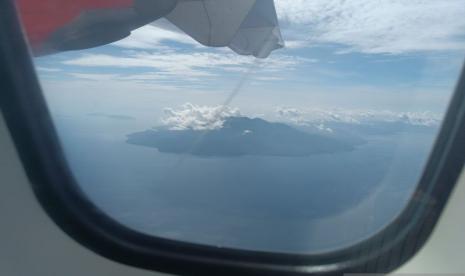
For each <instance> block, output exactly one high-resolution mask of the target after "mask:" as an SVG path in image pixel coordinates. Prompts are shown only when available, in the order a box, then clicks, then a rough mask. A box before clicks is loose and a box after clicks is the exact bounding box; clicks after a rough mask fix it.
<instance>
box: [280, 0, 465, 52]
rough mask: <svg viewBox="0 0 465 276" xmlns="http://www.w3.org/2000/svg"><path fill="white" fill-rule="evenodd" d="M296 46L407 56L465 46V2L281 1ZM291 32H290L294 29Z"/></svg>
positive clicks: (421, 0)
mask: <svg viewBox="0 0 465 276" xmlns="http://www.w3.org/2000/svg"><path fill="white" fill-rule="evenodd" d="M275 3H276V8H277V12H278V14H279V17H280V20H281V23H282V25H283V26H285V28H286V29H288V30H290V33H291V37H292V39H293V42H292V43H291V45H295V46H309V45H312V44H315V43H334V44H339V45H342V46H344V47H345V48H346V51H356V52H363V53H390V54H401V53H406V52H416V51H431V50H458V49H460V50H462V49H465V17H464V16H463V15H464V14H465V2H464V1H463V0H448V1H434V0H408V1H405V0H378V1H372V0H351V1H343V0H315V1H308V0H275ZM288 34H289V32H288Z"/></svg>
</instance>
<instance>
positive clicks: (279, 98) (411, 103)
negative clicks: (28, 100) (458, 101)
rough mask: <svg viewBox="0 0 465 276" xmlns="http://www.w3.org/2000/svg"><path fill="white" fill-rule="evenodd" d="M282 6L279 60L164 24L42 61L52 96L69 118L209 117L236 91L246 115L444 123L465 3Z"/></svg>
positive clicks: (291, 1) (464, 41) (297, 1)
mask: <svg viewBox="0 0 465 276" xmlns="http://www.w3.org/2000/svg"><path fill="white" fill-rule="evenodd" d="M275 6H276V10H277V14H278V19H279V23H280V26H281V31H282V34H283V38H284V40H285V43H286V47H285V48H284V49H280V50H277V51H275V52H273V54H272V55H271V56H270V57H269V58H267V59H264V60H256V59H254V58H252V57H245V56H240V55H238V54H236V53H234V52H232V51H231V50H230V49H228V48H209V47H205V46H202V45H200V44H199V43H198V42H196V41H194V40H193V39H192V38H190V37H189V36H187V35H185V34H184V33H182V32H181V31H180V30H178V29H176V27H174V26H173V25H171V24H170V23H169V22H168V21H167V20H164V19H161V20H158V21H156V22H154V23H152V24H150V25H146V26H144V27H141V28H139V29H137V30H135V31H133V32H132V34H131V36H129V37H127V38H125V39H123V40H120V41H118V42H115V43H112V44H110V45H107V46H103V47H98V48H93V49H88V50H83V51H73V52H66V53H60V54H55V55H50V56H45V57H40V58H36V60H35V62H36V65H37V70H38V72H39V75H40V78H41V82H42V85H43V87H44V90H45V95H46V97H47V100H48V101H49V102H50V106H51V109H52V111H53V112H56V113H60V114H62V115H66V114H71V113H73V112H74V113H91V112H103V113H109V114H118V115H129V116H134V117H138V116H142V117H143V116H145V117H146V118H152V119H153V124H160V123H163V122H168V121H169V122H170V124H173V122H176V120H178V121H179V120H182V119H183V118H190V120H191V121H192V116H194V115H192V114H201V115H200V117H198V116H197V115H195V116H197V117H196V118H203V119H205V116H204V115H205V114H207V116H208V114H210V113H211V110H215V108H216V109H217V108H218V106H221V105H223V104H224V103H225V101H226V99H227V98H228V96H229V95H230V94H231V92H232V91H235V90H239V93H238V94H237V96H236V97H235V98H234V99H233V100H232V101H231V102H230V103H229V105H230V106H231V108H233V110H235V111H234V112H236V109H237V110H240V111H237V112H240V114H246V115H248V116H256V117H265V118H270V119H274V120H279V119H280V118H281V119H283V118H286V119H287V120H289V121H291V122H294V123H299V122H302V121H312V120H317V119H318V120H330V119H331V120H335V119H334V118H340V119H341V120H362V119H364V118H365V119H366V118H384V119H385V120H392V119H393V118H404V117H407V119H408V120H409V121H411V122H416V123H421V124H432V123H434V122H437V121H439V120H440V117H441V115H442V114H443V113H444V111H445V109H446V106H447V103H448V100H449V98H450V96H451V93H452V91H453V88H454V85H455V83H456V81H457V78H458V75H459V72H460V69H461V67H462V63H463V61H464V56H465V55H464V54H465V17H464V16H463V15H464V14H465V0H447V1H440V0H409V1H405V0H379V1H372V0H351V1H344V0H313V1H310V0H275ZM217 110H218V109H217ZM170 111H171V113H170ZM221 111H224V110H223V109H221ZM186 112H187V113H186ZM202 112H203V113H202ZM179 114H183V116H181V118H180V117H179V116H178V117H176V116H177V115H179ZM186 114H187V115H186ZM163 116H165V117H163ZM166 116H168V117H166ZM173 116H174V117H173ZM195 116H194V117H195ZM158 117H160V118H161V119H156V118H158ZM170 120H171V121H170ZM192 123H193V124H198V123H199V122H197V121H195V120H194V121H193V122H192ZM183 124H184V126H185V125H186V122H185V121H180V122H179V125H174V126H173V127H174V128H176V127H180V126H181V127H182V126H183Z"/></svg>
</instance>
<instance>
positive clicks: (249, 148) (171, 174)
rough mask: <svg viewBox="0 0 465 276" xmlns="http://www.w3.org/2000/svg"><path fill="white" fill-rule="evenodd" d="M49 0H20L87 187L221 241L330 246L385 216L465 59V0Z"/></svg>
mask: <svg viewBox="0 0 465 276" xmlns="http://www.w3.org/2000/svg"><path fill="white" fill-rule="evenodd" d="M39 2H41V1H39ZM39 2H37V3H35V1H29V0H18V1H17V3H18V9H19V12H20V15H21V18H22V21H23V27H24V31H25V34H26V36H27V39H28V41H29V44H30V49H31V52H32V54H33V55H34V56H35V58H34V63H35V66H36V70H37V73H38V75H39V77H40V82H41V85H42V89H43V93H44V96H45V98H46V101H47V104H48V108H49V110H50V112H51V114H52V118H53V122H54V124H55V127H56V130H57V132H58V135H59V138H60V142H61V145H62V147H63V150H64V153H65V156H66V158H67V161H68V164H69V167H70V169H71V171H72V173H73V175H74V178H75V179H76V180H77V182H78V183H79V187H80V189H81V190H82V191H83V192H84V193H85V195H86V196H87V197H88V199H90V200H91V201H92V202H93V203H94V204H95V205H96V206H97V207H99V208H100V209H101V210H102V211H103V212H105V213H106V214H107V215H108V216H110V217H112V218H113V219H115V220H116V221H118V222H120V223H121V224H123V225H125V226H127V227H129V228H131V229H133V230H136V231H138V232H142V233H145V234H149V235H153V236H156V237H161V238H167V239H172V240H177V241H185V242H191V243H195V244H201V245H209V246H215V247H225V248H234V249H245V250H255V251H264V252H277V253H305V254H307V253H319V252H331V251H335V250H339V249H342V248H347V247H349V246H352V245H354V244H357V243H358V242H360V241H362V240H364V239H367V238H369V237H371V236H373V235H374V234H376V233H377V232H379V231H381V230H382V229H384V228H385V227H386V226H387V225H389V224H390V223H391V222H392V221H393V220H394V219H395V218H396V217H397V216H398V215H399V214H400V213H401V212H402V211H403V210H404V208H405V206H406V205H407V203H408V202H409V200H410V199H411V197H412V194H413V192H414V190H415V188H416V185H417V183H418V181H419V179H420V176H421V174H422V171H423V168H424V165H425V164H426V161H427V158H428V156H429V154H430V152H431V149H432V146H433V142H434V141H435V138H436V135H437V134H438V131H439V127H440V126H441V122H442V119H443V116H444V114H445V111H446V108H447V106H448V102H449V99H450V97H451V95H452V92H453V90H454V86H455V85H456V82H457V79H458V77H459V73H460V69H461V66H462V64H463V61H464V57H465V17H464V16H463V14H464V13H465V5H463V1H462V0H451V1H421V0H418V1H417V0H415V1H387V0H386V1H384V0H383V1H368V0H358V1H347V2H344V1H328V0H316V1H296V0H274V1H273V0H269V1H268V0H257V1H254V0H241V1H226V0H218V1H203V0H195V1H174V0H173V1H169V0H166V1H132V0H118V1H104V0H95V1H72V2H70V1H51V0H48V1H45V2H47V3H48V4H50V3H53V5H52V4H50V5H45V4H43V5H39ZM232 2H234V3H232ZM72 3H74V4H72ZM79 3H81V4H79ZM51 7H53V8H51Z"/></svg>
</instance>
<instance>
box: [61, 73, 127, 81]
mask: <svg viewBox="0 0 465 276" xmlns="http://www.w3.org/2000/svg"><path fill="white" fill-rule="evenodd" d="M68 75H69V76H72V77H74V78H77V79H84V80H91V81H107V80H114V79H117V78H118V75H115V74H96V73H68Z"/></svg>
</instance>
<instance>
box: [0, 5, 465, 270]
mask: <svg viewBox="0 0 465 276" xmlns="http://www.w3.org/2000/svg"><path fill="white" fill-rule="evenodd" d="M0 76H2V77H1V80H0V90H1V91H0V108H1V111H2V113H3V115H4V118H5V120H6V123H7V126H8V128H9V131H10V133H11V135H12V138H13V140H14V143H15V146H16V149H17V151H18V153H19V156H20V159H21V161H22V163H23V166H24V169H25V171H26V173H27V175H28V178H29V180H30V182H31V187H32V189H33V191H34V193H35V195H36V197H37V199H38V200H39V202H40V204H41V206H42V207H43V208H44V210H45V211H46V212H47V214H48V215H49V216H50V217H51V218H52V219H53V221H54V222H55V223H56V224H57V225H58V227H60V228H61V229H62V230H63V231H64V232H66V233H67V234H68V235H69V236H70V237H71V238H73V239H74V240H76V241H77V242H79V243H80V244H81V245H83V246H85V247H86V248H88V249H90V250H92V251H94V252H96V253H98V254H100V255H102V256H104V257H106V258H108V259H111V260H113V261H116V262H120V263H123V264H127V265H131V266H135V267H139V268H144V269H149V270H156V271H161V272H167V273H176V274H183V275H184V274H185V275H197V274H202V275H310V274H322V273H331V274H335V275H342V274H343V273H365V272H369V273H386V272H390V271H392V270H393V269H395V268H397V267H399V266H400V265H401V264H403V263H404V262H406V261H407V260H408V259H410V258H411V257H412V256H413V255H415V253H416V252H417V251H418V250H419V249H420V248H421V247H422V246H423V245H424V243H425V241H426V240H427V238H428V237H429V235H430V234H431V232H432V230H433V228H434V226H435V224H436V222H437V220H438V218H439V216H440V214H441V212H442V210H443V208H444V206H445V204H446V202H447V199H448V197H449V195H450V193H451V191H452V189H453V188H454V186H455V183H456V181H457V179H458V177H459V174H460V172H461V170H462V168H463V164H464V162H465V71H463V70H462V74H461V77H460V80H459V82H458V85H457V88H456V91H455V93H454V95H453V98H452V101H451V104H450V106H449V109H448V111H447V114H446V116H445V119H444V121H443V124H442V126H441V130H440V133H439V136H438V138H437V140H436V142H435V145H434V147H433V151H432V153H431V155H430V157H429V160H428V162H427V165H426V168H425V171H424V173H423V175H422V177H421V180H420V181H419V184H418V186H417V188H416V191H415V192H414V195H413V196H412V198H411V200H410V202H409V203H408V205H407V207H406V209H405V210H404V211H403V212H402V214H400V215H399V216H398V217H397V218H396V219H395V220H394V221H393V222H392V223H391V224H390V225H388V226H387V227H386V228H384V229H383V230H382V231H380V232H379V233H377V234H375V235H374V236H373V237H371V238H368V239H366V240H364V241H362V242H360V243H359V244H356V245H354V246H351V247H348V248H345V249H342V250H339V251H335V252H328V253H322V254H308V255H305V254H283V253H266V252H258V251H249V250H238V249H227V248H220V247H212V246H205V245H198V244H192V243H187V242H179V241H174V240H168V239H163V238H157V237H154V236H150V235H147V234H142V233H138V232H136V231H135V230H132V229H129V228H128V227H126V226H123V225H121V224H120V223H118V222H117V221H115V220H114V219H112V218H110V217H109V216H108V215H106V214H105V213H103V212H102V211H100V210H99V209H98V208H97V207H96V206H95V205H94V204H93V203H92V202H91V201H90V200H89V199H88V198H86V196H85V195H84V194H83V193H82V192H81V191H80V189H79V185H78V183H76V181H75V180H74V179H73V177H72V174H71V171H70V168H69V167H68V165H67V162H66V159H65V157H64V154H63V151H62V150H61V147H60V143H59V139H58V137H57V135H56V131H55V128H54V125H53V122H52V120H51V117H50V114H49V111H48V109H47V105H46V102H45V100H44V97H43V95H42V92H41V88H40V85H39V82H38V78H37V75H36V72H35V69H34V65H33V62H32V59H31V56H30V52H29V49H28V46H27V43H26V42H25V38H24V36H23V33H22V30H21V27H20V23H19V21H18V18H17V14H16V12H15V7H14V1H13V0H5V1H0Z"/></svg>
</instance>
